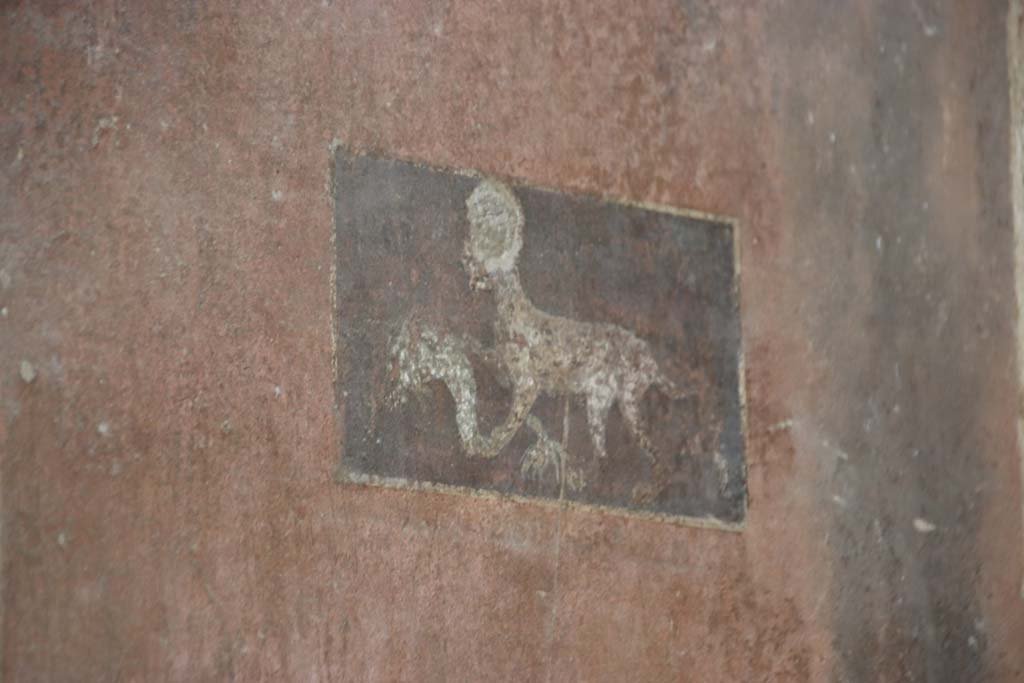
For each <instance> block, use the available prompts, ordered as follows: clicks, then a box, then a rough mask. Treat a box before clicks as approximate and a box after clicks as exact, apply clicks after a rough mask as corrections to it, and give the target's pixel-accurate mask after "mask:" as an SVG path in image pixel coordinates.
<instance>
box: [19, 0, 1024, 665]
mask: <svg viewBox="0 0 1024 683" xmlns="http://www.w3.org/2000/svg"><path fill="white" fill-rule="evenodd" d="M1005 13H1006V7H1005V5H1004V3H1002V2H953V1H948V2H941V1H937V0H936V1H928V0H915V1H913V2H906V3H902V2H901V3H889V2H881V1H871V0H860V1H858V2H844V3H836V2H812V1H811V0H802V1H796V0H793V1H789V2H784V1H782V0H773V1H771V2H763V3H742V2H727V1H726V0H721V1H715V2H709V3H704V2H691V1H689V0H680V1H670V0H640V1H638V2H628V3H622V2H612V1H593V0H592V1H589V2H574V1H572V0H557V1H553V2H546V1H536V2H534V1H532V0H531V1H529V2H514V3H513V2H507V3H494V2H479V1H476V0H466V1H461V0H460V1H454V2H441V1H437V2H409V1H406V0H402V1H401V2H399V1H394V2H386V1H379V0H372V1H371V0H367V1H358V2H342V1H340V0H334V1H331V0H324V1H323V2H293V1H286V2H246V3H229V2H211V3H199V2H174V3H155V2H133V3H124V2H114V1H108V2H88V3H58V2H20V3H19V2H6V3H3V5H2V8H0V93H2V95H0V268H2V271H3V276H4V277H3V278H0V286H2V290H0V306H2V307H3V308H4V311H5V312H6V313H5V315H3V317H0V361H2V362H0V416H2V419H0V476H2V479H0V493H2V505H0V512H2V516H0V521H2V545H0V548H2V557H0V561H2V606H3V612H2V624H3V628H2V672H3V674H4V680H11V681H20V680H126V681H127V680H136V681H144V680H145V681H150V680H204V679H205V680H225V679H238V680H282V679H294V680H323V681H326V680H382V681H390V680H409V681H431V680H531V681H532V680H549V681H572V680H579V681H600V680H608V681H622V680H643V681H657V680H666V681H667V680H680V681H751V680H794V681H821V680H865V681H876V680H878V681H898V680H925V679H927V680H950V681H965V680H1020V677H1021V676H1024V674H1022V670H1024V668H1022V667H1024V649H1022V648H1021V647H1020V644H1021V643H1022V642H1024V609H1022V607H1024V603H1022V601H1021V599H1020V597H1019V596H1018V590H1019V585H1020V579H1021V575H1022V571H1024V569H1022V566H1021V563H1022V557H1024V555H1022V549H1021V544H1022V542H1024V540H1022V539H1024V531H1022V529H1021V490H1020V488H1021V487H1020V476H1019V467H1020V464H1019V460H1018V455H1017V444H1016V439H1015V419H1016V411H1017V400H1016V395H1017V388H1016V385H1015V381H1014V340H1013V329H1014V310H1015V308H1014V306H1015V304H1014V300H1013V262H1012V240H1013V234H1012V225H1011V222H1010V204H1009V201H1010V200H1009V185H1008V183H1009V171H1008V164H1009V159H1008V135H1009V133H1008V125H1009V123H1008V105H1007V74H1006V55H1005V30H1006V29H1005ZM334 141H340V142H342V143H343V144H345V145H346V146H348V147H351V148H353V149H361V150H371V151H376V152H379V153H382V154H388V155H393V156H399V157H402V158H409V159H415V160H422V161H424V162H427V163H430V164H435V165H440V166H452V167H461V168H476V169H480V170H482V171H484V172H493V173H498V174H501V175H503V176H511V177H515V178H519V179H522V180H523V181H525V182H527V183H533V184H537V185H542V186H549V187H557V188H562V189H564V190H567V191H586V192H593V193H599V194H605V195H612V196H619V197H623V198H627V199H630V200H635V201H644V202H657V203H662V204H668V205H673V206H679V207H687V208H692V209H698V210H704V211H708V212H713V213H718V214H725V215H729V216H735V217H737V218H738V219H739V220H740V222H741V225H742V237H741V252H742V292H741V294H742V306H743V329H744V348H745V354H746V368H747V376H746V382H747V392H748V402H749V415H748V418H749V434H748V464H749V472H750V477H749V478H750V500H751V505H750V510H749V515H748V523H747V526H746V529H745V530H744V531H743V532H741V533H726V532H716V531H710V530H704V529H691V528H681V527H677V526H671V525H665V524H661V523H657V522H651V521H642V520H630V519H623V518H619V517H609V516H605V515H602V514H600V513H588V512H579V511H558V510H552V509H549V508H542V507H538V506H531V505H529V504H521V503H514V502H500V501H499V502H495V501H483V500H475V499H468V498H464V497H457V496H454V497H453V496H445V495H436V494H429V493H413V492H396V491H387V490H379V489H370V488H359V487H349V486H342V485H339V484H336V483H334V482H333V481H332V477H331V475H332V471H333V469H334V466H335V464H336V462H337V457H338V454H339V453H340V450H341V445H342V443H343V442H344V439H345V434H344V433H343V431H342V429H341V427H340V425H341V422H340V421H339V416H338V415H337V412H336V409H335V407H334V400H333V396H334V389H333V371H332V348H333V347H332V337H331V329H332V310H331V301H332V298H331V281H330V271H331V263H332V259H333V257H332V239H331V234H332V214H331V211H332V207H331V202H330V196H329V175H330V161H331V155H330V148H331V145H332V143H333V142H334ZM338 324H339V325H341V326H344V325H345V324H346V321H344V320H340V321H338ZM22 361H27V362H28V363H30V364H31V365H32V366H33V369H34V370H35V373H36V377H35V378H34V380H33V381H32V382H31V383H27V382H25V381H24V380H23V379H22V378H21V377H20V376H19V370H20V367H21V362H22ZM914 520H923V521H925V522H927V524H932V525H934V526H935V530H934V531H932V532H930V533H923V532H921V531H919V530H918V527H920V526H921V525H920V523H919V524H918V527H915V524H914ZM924 528H926V527H924Z"/></svg>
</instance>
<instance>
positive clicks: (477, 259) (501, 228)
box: [464, 180, 524, 289]
mask: <svg viewBox="0 0 1024 683" xmlns="http://www.w3.org/2000/svg"><path fill="white" fill-rule="evenodd" d="M466 214H467V217H468V218H469V237H468V238H467V240H466V249H465V259H464V263H465V266H466V270H467V271H469V276H470V284H472V285H473V287H475V288H478V289H484V288H487V286H488V285H489V284H490V282H491V279H492V278H493V277H494V276H495V275H498V274H500V273H510V272H512V271H513V270H514V269H515V267H516V259H517V258H518V257H519V250H520V249H522V248H523V223H524V220H523V207H522V206H521V205H520V204H519V200H518V199H516V196H515V195H514V194H513V193H512V190H511V189H509V187H508V186H506V185H504V184H502V183H499V182H497V181H494V180H482V181H480V184H479V185H477V186H476V189H475V190H473V194H471V195H470V196H469V199H467V200H466Z"/></svg>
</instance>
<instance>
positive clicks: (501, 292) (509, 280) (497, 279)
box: [492, 269, 529, 313]
mask: <svg viewBox="0 0 1024 683" xmlns="http://www.w3.org/2000/svg"><path fill="white" fill-rule="evenodd" d="M492 277H493V280H494V296H495V298H496V299H497V303H498V311H499V312H500V313H511V312H513V311H515V310H522V309H523V308H525V307H526V306H528V305H529V301H528V300H527V298H526V293H525V292H524V291H523V286H522V285H521V284H520V282H519V272H518V271H517V270H515V269H513V270H510V271H509V272H507V273H497V274H495V275H493V276H492Z"/></svg>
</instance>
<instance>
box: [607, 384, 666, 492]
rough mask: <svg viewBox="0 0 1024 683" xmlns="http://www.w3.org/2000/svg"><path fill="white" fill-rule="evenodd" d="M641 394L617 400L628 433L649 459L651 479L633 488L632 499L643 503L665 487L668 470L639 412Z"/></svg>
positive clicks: (635, 393) (629, 395) (637, 393)
mask: <svg viewBox="0 0 1024 683" xmlns="http://www.w3.org/2000/svg"><path fill="white" fill-rule="evenodd" d="M642 395H643V392H634V393H629V394H626V395H625V396H623V397H622V398H621V400H620V401H619V407H620V408H621V409H622V416H623V417H624V418H625V420H626V426H628V427H629V431H630V433H631V434H632V435H633V438H634V439H636V441H637V443H638V444H639V445H640V447H641V448H642V449H643V450H644V452H645V453H646V455H647V458H648V459H649V460H650V461H651V474H652V475H653V476H652V481H650V482H646V483H643V484H638V485H637V486H636V487H634V489H633V501H634V502H635V503H638V504H641V505H645V504H649V503H651V502H653V501H654V499H655V498H656V497H657V496H658V494H659V493H661V492H662V491H663V490H664V489H665V486H666V484H667V483H668V482H667V480H668V470H667V469H666V468H665V466H664V465H663V464H662V463H661V458H659V457H658V449H657V447H656V446H655V445H654V442H652V441H651V437H650V434H649V431H648V426H647V420H646V419H645V418H644V416H643V414H642V413H641V412H640V401H639V400H638V398H637V397H638V396H642Z"/></svg>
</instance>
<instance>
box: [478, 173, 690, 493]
mask: <svg viewBox="0 0 1024 683" xmlns="http://www.w3.org/2000/svg"><path fill="white" fill-rule="evenodd" d="M466 208H467V214H468V218H469V224H470V233H469V238H468V239H467V240H466V244H465V255H464V261H463V263H464V265H465V267H466V269H467V271H468V272H469V274H470V282H471V284H472V286H473V287H475V288H478V289H487V290H491V291H493V293H494V296H495V299H496V302H497V321H496V323H495V348H494V352H493V354H494V357H495V359H496V362H497V364H498V365H499V367H500V369H501V370H502V371H503V372H504V373H505V375H506V377H507V379H508V382H509V384H510V386H511V388H512V392H513V401H512V409H511V411H510V413H509V415H508V417H507V418H506V420H505V422H504V423H503V424H501V425H499V426H498V427H496V428H495V429H494V431H493V432H492V433H491V435H490V437H489V438H488V439H487V440H486V443H484V444H483V448H482V454H483V455H484V456H485V457H493V456H495V455H496V454H497V453H498V452H500V451H501V450H502V449H503V448H504V447H505V446H506V445H507V444H508V442H509V441H510V440H511V439H512V437H513V436H514V435H515V433H516V431H518V429H519V428H520V426H521V425H522V424H523V421H524V420H525V419H526V418H527V416H528V415H529V413H530V410H531V409H532V407H533V404H534V402H535V401H536V399H537V397H538V395H540V394H541V393H542V392H543V393H547V394H549V395H556V396H570V395H582V396H583V397H584V398H585V400H586V407H587V423H588V427H589V432H590V438H591V441H592V443H593V447H594V451H595V452H596V453H597V455H598V456H600V457H604V456H606V454H607V451H606V446H605V443H606V436H605V435H606V425H607V418H608V413H609V411H610V409H611V407H612V406H613V405H616V404H618V406H619V410H620V411H621V413H622V416H623V418H624V419H625V422H626V425H627V426H628V428H629V430H630V432H631V434H632V436H633V437H634V439H635V440H636V441H637V443H638V444H639V445H640V446H641V447H642V448H643V449H644V451H645V452H646V453H647V455H648V456H649V457H650V459H651V461H652V463H653V465H654V466H655V467H656V468H658V469H660V465H659V462H658V456H657V451H656V448H655V446H654V444H653V443H652V441H651V439H650V436H649V430H648V427H647V425H646V421H645V419H644V416H643V413H642V411H641V409H640V406H641V399H642V398H643V396H644V394H645V393H646V392H647V390H648V389H650V388H651V387H652V386H656V387H658V388H659V389H660V390H661V391H662V392H663V393H665V394H666V395H667V396H668V397H669V398H673V399H675V398H684V397H685V396H686V395H687V394H685V393H684V392H682V391H680V390H679V388H677V387H676V385H675V384H674V383H673V382H672V381H671V380H670V379H669V378H668V377H666V376H665V375H664V374H663V373H662V372H661V370H660V369H659V367H658V364H657V362H656V361H655V360H654V357H653V355H652V354H651V350H650V348H649V347H648V345H647V343H646V342H644V341H643V340H641V339H640V338H639V337H637V336H636V335H635V334H633V333H632V332H630V331H629V330H626V329H624V328H622V327H619V326H617V325H611V324H606V323H590V322H581V321H577V320H573V319H570V318H566V317H562V316H557V315H552V314H550V313H547V312H545V311H542V310H540V309H538V308H537V307H536V306H534V305H533V303H532V302H531V301H530V300H529V298H528V297H527V296H526V293H525V292H524V291H523V287H522V284H521V283H520V280H519V272H518V268H517V261H518V257H519V252H520V250H521V249H522V244H523V235H522V232H523V225H524V217H523V210H522V206H521V205H520V203H519V201H518V199H517V198H516V197H515V195H514V194H513V193H512V191H511V189H509V188H508V187H507V186H505V185H503V184H501V183H498V182H495V181H491V180H484V181H482V182H480V184H479V185H478V186H477V187H476V189H475V190H474V191H473V193H472V194H471V195H470V197H469V199H468V200H467V201H466ZM649 496H650V492H648V493H647V494H646V496H645V497H649Z"/></svg>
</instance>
